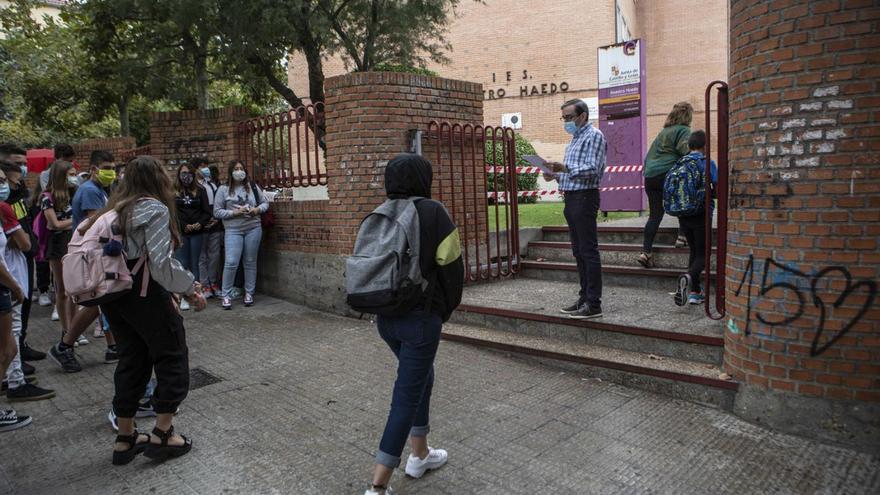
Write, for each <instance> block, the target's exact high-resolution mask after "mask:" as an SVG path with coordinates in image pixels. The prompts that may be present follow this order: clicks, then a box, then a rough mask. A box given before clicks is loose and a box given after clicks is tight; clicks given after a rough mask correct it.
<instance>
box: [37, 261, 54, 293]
mask: <svg viewBox="0 0 880 495" xmlns="http://www.w3.org/2000/svg"><path fill="white" fill-rule="evenodd" d="M36 265H37V290H39V291H40V292H49V282H50V279H51V277H52V270H51V269H50V268H49V262H48V261H37V262H36Z"/></svg>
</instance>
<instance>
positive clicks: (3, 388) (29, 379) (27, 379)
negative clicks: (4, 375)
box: [0, 376, 37, 395]
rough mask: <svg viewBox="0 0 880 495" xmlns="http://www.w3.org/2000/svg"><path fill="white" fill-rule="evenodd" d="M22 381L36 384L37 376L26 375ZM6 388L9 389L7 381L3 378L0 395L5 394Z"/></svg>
mask: <svg viewBox="0 0 880 495" xmlns="http://www.w3.org/2000/svg"><path fill="white" fill-rule="evenodd" d="M24 382H25V383H30V384H32V385H36V384H37V377H35V376H26V377H24ZM7 389H9V383H7V382H6V380H3V385H0V395H5V394H6V390H7Z"/></svg>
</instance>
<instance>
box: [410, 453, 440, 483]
mask: <svg viewBox="0 0 880 495" xmlns="http://www.w3.org/2000/svg"><path fill="white" fill-rule="evenodd" d="M448 458H449V454H447V453H446V451H445V450H443V449H432V448H431V447H428V456H427V457H425V458H424V459H419V458H418V457H416V456H414V455H412V454H410V455H409V459H408V460H407V461H406V474H407V475H409V476H412V477H413V478H421V477H422V475H424V474H425V471H429V470H431V469H437V468H439V467H442V466H443V465H444V464H446V460H447V459H448Z"/></svg>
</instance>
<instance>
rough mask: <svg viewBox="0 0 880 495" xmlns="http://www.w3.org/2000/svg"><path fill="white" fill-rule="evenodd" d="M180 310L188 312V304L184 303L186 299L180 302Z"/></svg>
mask: <svg viewBox="0 0 880 495" xmlns="http://www.w3.org/2000/svg"><path fill="white" fill-rule="evenodd" d="M180 310H181V311H189V303H188V302H186V299H181V300H180Z"/></svg>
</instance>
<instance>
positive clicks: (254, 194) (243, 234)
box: [214, 160, 269, 309]
mask: <svg viewBox="0 0 880 495" xmlns="http://www.w3.org/2000/svg"><path fill="white" fill-rule="evenodd" d="M227 175H228V179H227V180H228V182H227V184H226V185H224V186H220V189H219V190H217V197H216V198H214V217H216V218H219V219H220V220H223V228H224V229H226V235H225V237H224V242H225V243H226V261H225V262H224V264H223V309H232V299H231V297H230V292H231V291H232V285H233V283H234V282H235V272H236V271H237V270H238V263H239V260H241V259H242V258H243V259H244V292H245V294H244V305H245V306H251V305H253V304H254V290H256V287H257V255H258V254H259V251H260V241H261V239H262V237H263V228H262V226H261V225H260V215H262V214H263V213H265V212H266V211H267V210H268V209H269V202H268V201H266V196H265V195H264V194H263V191H262V189H260V187H259V186H257V185H256V184H254V183H253V182H252V181H250V180H249V179H248V173H247V170H246V169H245V166H244V162H242V161H241V160H232V161H231V162H229V165H228V166H227Z"/></svg>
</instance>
